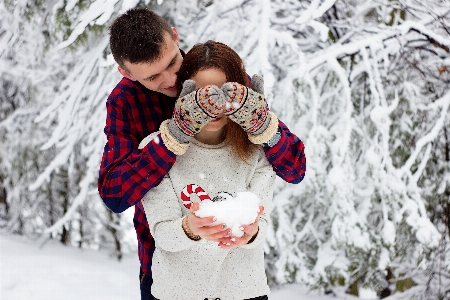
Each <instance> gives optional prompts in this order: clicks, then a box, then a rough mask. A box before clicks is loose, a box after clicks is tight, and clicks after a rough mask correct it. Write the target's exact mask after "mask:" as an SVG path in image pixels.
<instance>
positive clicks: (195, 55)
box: [177, 41, 257, 161]
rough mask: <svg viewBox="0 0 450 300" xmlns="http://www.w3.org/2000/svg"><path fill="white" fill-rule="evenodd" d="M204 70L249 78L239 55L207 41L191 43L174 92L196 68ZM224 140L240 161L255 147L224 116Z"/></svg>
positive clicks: (242, 79) (235, 78) (232, 77)
mask: <svg viewBox="0 0 450 300" xmlns="http://www.w3.org/2000/svg"><path fill="white" fill-rule="evenodd" d="M206 69H219V70H221V71H222V72H224V73H225V76H226V78H227V82H237V83H240V84H244V85H247V86H248V85H249V77H248V76H247V72H245V68H244V63H243V62H242V59H241V58H240V57H239V55H238V54H237V53H236V52H235V51H234V50H233V49H231V48H230V47H228V46H227V45H225V44H222V43H219V42H214V41H207V42H206V43H203V44H197V45H195V46H194V47H193V48H192V49H191V50H190V51H189V52H188V53H187V54H186V55H185V56H184V59H183V63H182V64H181V67H180V70H179V71H178V77H177V88H178V91H179V92H180V91H181V88H182V85H183V82H184V81H185V80H187V79H190V78H192V77H194V76H195V75H196V74H197V72H198V71H201V70H206ZM219 88H220V87H219ZM225 142H226V143H227V145H229V146H231V149H233V150H234V151H233V153H235V154H236V155H237V156H238V157H239V158H240V159H242V160H243V161H246V160H247V159H248V158H249V157H250V156H251V154H252V153H253V151H254V150H255V149H256V147H257V146H256V145H255V144H253V143H252V142H250V140H249V139H248V136H247V133H246V132H245V131H244V129H242V127H241V126H239V125H238V124H236V123H234V122H233V121H231V120H230V119H228V124H227V128H226V137H225Z"/></svg>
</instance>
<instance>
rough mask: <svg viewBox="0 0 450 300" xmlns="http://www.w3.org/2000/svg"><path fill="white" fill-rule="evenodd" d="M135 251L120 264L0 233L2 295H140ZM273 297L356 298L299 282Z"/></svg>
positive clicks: (40, 298) (41, 299) (86, 298)
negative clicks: (326, 293)
mask: <svg viewBox="0 0 450 300" xmlns="http://www.w3.org/2000/svg"><path fill="white" fill-rule="evenodd" d="M138 268H139V263H138V259H137V254H136V255H129V256H127V257H125V258H124V259H123V261H122V262H118V261H116V260H115V259H113V258H111V257H108V255H107V254H106V253H105V252H103V251H91V250H80V249H77V248H73V247H64V246H62V245H60V244H58V243H53V242H49V243H47V244H46V245H45V247H43V248H42V249H40V248H39V246H38V245H35V244H33V243H31V242H30V241H26V240H23V239H21V238H20V237H15V236H10V235H1V234H0V299H4V300H6V299H7V300H23V299H33V300H52V299H64V300H71V299H77V300H79V299H83V300H90V299H92V300H94V299H95V300H102V299H108V300H121V299H140V297H139V287H138V285H137V284H138V278H137V277H138V274H137V272H138ZM269 299H270V300H297V299H298V300H300V299H301V300H313V299H314V300H331V299H334V300H337V299H348V300H350V299H357V298H356V297H352V296H349V295H344V294H342V295H340V296H339V297H329V296H324V295H320V294H319V293H317V292H315V291H309V290H308V289H307V288H305V287H302V286H299V285H290V286H285V287H283V288H281V289H277V290H272V294H271V295H270V297H269Z"/></svg>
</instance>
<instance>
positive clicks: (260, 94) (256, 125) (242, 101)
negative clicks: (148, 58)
mask: <svg viewBox="0 0 450 300" xmlns="http://www.w3.org/2000/svg"><path fill="white" fill-rule="evenodd" d="M221 89H222V91H223V92H224V94H225V95H226V96H227V100H226V104H225V106H226V112H225V115H226V116H228V118H230V119H231V120H232V121H233V122H235V123H237V124H239V125H240V126H241V127H242V128H243V129H244V130H245V131H247V132H248V133H249V134H252V135H259V134H261V133H263V132H264V131H265V130H266V129H267V127H268V126H269V123H270V119H271V117H270V114H268V111H269V107H268V105H267V102H266V99H265V98H264V80H263V78H262V77H261V76H259V75H257V74H255V75H253V77H252V89H249V88H248V87H246V86H245V85H242V84H239V83H236V82H227V83H225V84H224V85H223V86H222V88H221Z"/></svg>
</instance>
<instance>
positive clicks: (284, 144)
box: [98, 78, 306, 275]
mask: <svg viewBox="0 0 450 300" xmlns="http://www.w3.org/2000/svg"><path fill="white" fill-rule="evenodd" d="M175 100H176V99H175V98H170V97H167V96H165V95H163V94H160V93H157V92H154V91H150V90H148V89H147V88H145V87H144V86H143V85H141V84H140V83H139V82H137V81H131V80H129V79H127V78H123V79H122V80H121V81H120V82H119V83H118V84H117V86H116V87H115V88H114V90H113V91H112V92H111V94H110V95H109V97H108V100H107V103H106V110H107V116H106V126H105V129H104V132H105V134H106V136H107V143H106V145H105V148H104V152H103V157H102V162H101V165H100V171H99V179H98V191H99V193H100V196H101V198H102V199H103V201H104V203H105V204H106V206H107V207H108V208H109V209H111V210H112V211H113V212H115V213H120V212H123V211H124V210H126V209H127V208H129V207H131V206H134V207H135V212H134V219H133V223H134V227H135V229H136V234H137V239H138V252H139V260H140V263H141V268H142V271H143V272H144V273H146V274H149V275H151V264H152V255H153V252H154V249H155V243H154V240H153V237H152V236H151V234H150V229H149V225H148V222H147V218H146V216H145V212H144V208H143V206H142V203H141V199H142V198H143V196H144V195H145V194H146V193H147V192H148V191H149V190H150V189H151V188H153V187H155V186H157V185H158V184H159V183H160V182H161V180H162V179H163V178H164V176H165V175H166V174H167V173H168V172H169V170H170V168H171V167H172V165H173V164H174V163H175V161H176V155H175V154H174V153H172V152H171V151H170V150H168V149H167V148H166V146H165V145H164V143H163V141H162V139H161V137H160V136H159V139H154V140H153V141H151V142H150V143H148V144H147V146H145V147H144V148H143V149H142V150H139V149H138V145H139V143H140V142H141V141H142V139H144V138H145V137H146V136H148V135H149V134H151V133H153V132H155V131H158V130H159V126H160V124H161V123H162V122H163V121H164V120H166V119H169V118H171V117H172V112H173V108H174V105H175ZM279 127H280V128H281V139H280V141H279V142H278V143H277V144H276V145H275V146H274V147H271V148H264V151H265V153H266V156H267V159H268V160H269V161H270V163H271V164H272V165H273V168H274V171H275V172H276V174H277V175H278V176H280V177H281V178H282V179H284V180H285V181H287V182H291V183H299V182H300V181H302V180H303V177H304V176H305V170H306V159H305V154H304V145H303V142H302V141H301V140H300V139H299V138H298V137H296V136H295V135H294V134H292V133H291V132H290V131H289V129H288V128H287V127H286V125H284V124H283V123H282V122H281V121H280V122H279Z"/></svg>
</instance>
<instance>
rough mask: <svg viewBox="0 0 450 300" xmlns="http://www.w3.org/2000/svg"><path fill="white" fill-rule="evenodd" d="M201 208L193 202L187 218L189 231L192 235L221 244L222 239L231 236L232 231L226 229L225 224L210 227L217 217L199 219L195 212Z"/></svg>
mask: <svg viewBox="0 0 450 300" xmlns="http://www.w3.org/2000/svg"><path fill="white" fill-rule="evenodd" d="M199 208H200V205H199V203H198V202H193V203H192V205H191V208H190V213H189V215H187V217H186V218H187V224H188V226H189V230H190V232H192V234H194V235H196V236H200V237H201V238H202V239H205V240H208V241H212V242H219V240H220V239H221V238H223V237H225V236H227V235H228V234H230V232H231V229H229V228H226V227H225V224H218V225H214V226H210V225H211V224H212V223H214V222H215V221H216V220H215V217H205V218H199V217H197V216H196V215H195V214H194V212H195V211H197V210H199ZM185 231H186V229H185Z"/></svg>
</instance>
